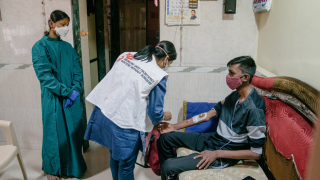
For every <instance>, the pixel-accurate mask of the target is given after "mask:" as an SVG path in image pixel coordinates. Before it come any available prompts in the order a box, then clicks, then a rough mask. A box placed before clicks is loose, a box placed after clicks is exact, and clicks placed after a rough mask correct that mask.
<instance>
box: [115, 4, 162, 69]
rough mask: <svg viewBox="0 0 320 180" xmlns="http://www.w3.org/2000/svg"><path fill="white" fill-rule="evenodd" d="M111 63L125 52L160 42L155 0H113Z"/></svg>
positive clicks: (157, 11) (135, 50) (136, 50)
mask: <svg viewBox="0 0 320 180" xmlns="http://www.w3.org/2000/svg"><path fill="white" fill-rule="evenodd" d="M110 23H111V25H110V49H111V53H110V54H111V56H110V64H111V66H112V65H113V64H114V62H115V61H116V59H117V58H118V56H119V55H120V54H121V53H123V52H138V51H139V50H141V49H142V48H143V47H145V46H146V45H152V46H155V45H156V44H157V43H158V42H159V7H156V6H155V4H154V0H111V17H110Z"/></svg>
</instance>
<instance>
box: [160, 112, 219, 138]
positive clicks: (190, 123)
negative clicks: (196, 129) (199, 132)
mask: <svg viewBox="0 0 320 180" xmlns="http://www.w3.org/2000/svg"><path fill="white" fill-rule="evenodd" d="M216 115H217V114H216V111H215V110H213V109H211V110H210V111H208V112H207V117H206V118H205V119H203V120H200V121H198V122H193V118H190V119H188V120H186V121H183V122H179V123H177V124H169V123H167V122H160V124H161V126H159V131H160V133H161V134H165V133H169V132H172V131H175V130H179V129H183V128H186V127H190V126H193V125H195V124H200V123H202V122H205V121H209V120H210V119H211V118H212V117H214V116H216ZM167 128H168V129H167Z"/></svg>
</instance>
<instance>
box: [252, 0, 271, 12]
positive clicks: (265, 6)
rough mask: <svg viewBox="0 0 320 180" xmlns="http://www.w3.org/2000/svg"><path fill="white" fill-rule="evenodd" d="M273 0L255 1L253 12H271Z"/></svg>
mask: <svg viewBox="0 0 320 180" xmlns="http://www.w3.org/2000/svg"><path fill="white" fill-rule="evenodd" d="M271 4H272V0H253V11H254V12H263V11H270V9H271Z"/></svg>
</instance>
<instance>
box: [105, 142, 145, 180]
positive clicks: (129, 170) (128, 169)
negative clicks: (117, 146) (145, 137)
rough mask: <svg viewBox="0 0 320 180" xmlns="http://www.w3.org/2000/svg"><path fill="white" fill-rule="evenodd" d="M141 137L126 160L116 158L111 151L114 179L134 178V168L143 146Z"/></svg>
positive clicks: (128, 179)
mask: <svg viewBox="0 0 320 180" xmlns="http://www.w3.org/2000/svg"><path fill="white" fill-rule="evenodd" d="M141 143H142V142H141V139H140V137H139V139H138V140H137V143H136V144H135V147H134V149H133V151H132V153H131V155H130V156H129V157H128V158H127V159H125V160H120V161H117V160H114V159H113V158H112V152H111V151H110V154H111V158H110V168H111V172H112V178H113V180H134V175H133V170H134V167H135V163H136V161H137V156H138V153H139V149H140V148H141V145H142V144H141Z"/></svg>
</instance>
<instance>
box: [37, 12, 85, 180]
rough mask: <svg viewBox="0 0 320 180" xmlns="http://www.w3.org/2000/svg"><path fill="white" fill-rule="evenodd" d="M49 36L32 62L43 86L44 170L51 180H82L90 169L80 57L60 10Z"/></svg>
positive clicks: (51, 17) (66, 17)
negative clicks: (85, 155)
mask: <svg viewBox="0 0 320 180" xmlns="http://www.w3.org/2000/svg"><path fill="white" fill-rule="evenodd" d="M48 22H49V26H50V29H49V32H45V36H43V38H42V39H41V40H39V41H38V42H36V44H35V45H34V46H33V48H32V62H33V67H34V70H35V72H36V75H37V77H38V79H39V81H40V86H41V104H42V124H43V144H42V170H43V171H44V172H45V173H46V174H47V178H48V180H59V179H60V176H62V175H64V176H73V177H77V178H80V177H81V176H82V175H83V174H84V172H85V171H86V169H87V166H86V163H85V161H84V158H83V156H82V140H83V136H84V131H83V126H82V122H81V118H82V111H81V106H80V97H79V95H80V92H81V87H82V83H83V79H82V70H81V67H80V63H79V57H78V55H77V53H76V51H75V49H74V48H73V47H72V46H71V45H70V44H69V43H67V42H65V41H63V40H62V39H61V37H65V36H66V35H67V33H68V25H69V22H70V18H69V16H68V15H67V14H66V13H64V12H62V11H59V10H56V11H53V12H52V13H51V15H50V19H49V21H48Z"/></svg>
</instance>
